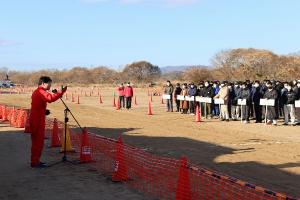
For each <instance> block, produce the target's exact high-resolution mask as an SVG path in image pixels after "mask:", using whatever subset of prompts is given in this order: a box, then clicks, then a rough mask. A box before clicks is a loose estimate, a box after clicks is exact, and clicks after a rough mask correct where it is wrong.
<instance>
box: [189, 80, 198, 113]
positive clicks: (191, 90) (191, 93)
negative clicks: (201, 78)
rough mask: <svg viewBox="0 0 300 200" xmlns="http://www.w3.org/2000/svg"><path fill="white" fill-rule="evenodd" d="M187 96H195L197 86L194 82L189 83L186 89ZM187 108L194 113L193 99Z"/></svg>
mask: <svg viewBox="0 0 300 200" xmlns="http://www.w3.org/2000/svg"><path fill="white" fill-rule="evenodd" d="M188 96H190V97H195V96H197V87H196V86H195V84H194V83H191V84H190V87H189V89H188ZM189 108H190V114H192V115H194V114H195V100H194V101H190V102H189Z"/></svg>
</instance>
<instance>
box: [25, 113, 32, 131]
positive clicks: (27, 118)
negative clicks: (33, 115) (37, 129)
mask: <svg viewBox="0 0 300 200" xmlns="http://www.w3.org/2000/svg"><path fill="white" fill-rule="evenodd" d="M24 121H25V130H24V133H31V130H30V123H29V113H28V111H27V112H26V114H25V119H24Z"/></svg>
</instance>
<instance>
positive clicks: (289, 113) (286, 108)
mask: <svg viewBox="0 0 300 200" xmlns="http://www.w3.org/2000/svg"><path fill="white" fill-rule="evenodd" d="M296 99H297V94H296V93H295V91H293V90H292V83H288V84H287V86H286V91H284V92H283V93H282V96H281V102H282V103H283V113H284V124H283V125H288V124H289V117H290V119H291V125H293V126H295V125H296V123H295V100H296Z"/></svg>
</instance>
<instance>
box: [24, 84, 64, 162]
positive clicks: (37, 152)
mask: <svg viewBox="0 0 300 200" xmlns="http://www.w3.org/2000/svg"><path fill="white" fill-rule="evenodd" d="M63 93H64V92H63V91H59V92H57V93H56V94H51V93H49V92H47V91H46V90H45V89H44V88H42V87H38V88H37V89H36V90H35V91H34V92H33V93H32V96H31V99H32V101H31V112H30V117H29V123H30V128H31V129H30V130H31V166H36V165H38V164H39V163H40V157H41V154H42V151H43V148H44V137H45V119H46V115H45V113H46V107H47V103H51V102H54V101H56V100H58V99H59V98H60V97H61V96H62V95H63Z"/></svg>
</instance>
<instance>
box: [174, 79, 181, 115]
mask: <svg viewBox="0 0 300 200" xmlns="http://www.w3.org/2000/svg"><path fill="white" fill-rule="evenodd" d="M181 91H182V89H181V87H180V83H177V84H176V87H175V91H174V99H175V103H176V112H180V100H178V99H177V96H178V95H180V94H181Z"/></svg>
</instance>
